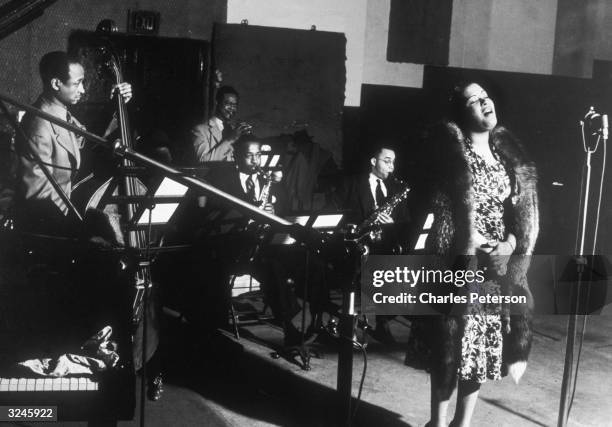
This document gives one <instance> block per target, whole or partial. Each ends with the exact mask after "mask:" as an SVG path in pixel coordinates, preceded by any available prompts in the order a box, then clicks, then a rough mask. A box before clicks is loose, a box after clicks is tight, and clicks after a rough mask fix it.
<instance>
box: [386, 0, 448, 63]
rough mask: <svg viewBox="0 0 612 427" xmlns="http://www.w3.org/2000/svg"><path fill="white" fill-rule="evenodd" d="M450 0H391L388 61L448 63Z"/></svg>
mask: <svg viewBox="0 0 612 427" xmlns="http://www.w3.org/2000/svg"><path fill="white" fill-rule="evenodd" d="M452 12H453V2H452V0H436V1H430V0H391V11H390V13H389V43H388V47H387V60H389V61H392V62H412V63H416V64H433V65H448V44H449V40H450V28H451V18H452Z"/></svg>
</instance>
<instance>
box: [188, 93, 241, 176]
mask: <svg viewBox="0 0 612 427" xmlns="http://www.w3.org/2000/svg"><path fill="white" fill-rule="evenodd" d="M215 101H216V107H215V113H214V114H213V116H212V117H211V118H210V119H208V120H207V121H206V122H204V123H199V124H198V125H196V126H195V127H194V128H193V129H192V130H191V143H192V146H193V151H194V157H195V163H196V164H201V163H204V162H211V161H232V160H233V159H234V143H235V142H236V140H237V139H238V138H239V137H240V136H241V135H244V134H248V133H250V131H251V126H250V125H249V124H248V123H244V122H242V123H239V124H237V125H234V124H233V123H232V122H231V120H232V118H233V117H234V116H235V115H236V113H237V112H238V101H239V96H238V92H237V91H236V89H234V88H232V87H230V86H221V87H220V88H219V90H218V91H217V94H216V96H215Z"/></svg>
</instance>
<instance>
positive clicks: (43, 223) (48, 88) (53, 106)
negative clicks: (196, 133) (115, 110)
mask: <svg viewBox="0 0 612 427" xmlns="http://www.w3.org/2000/svg"><path fill="white" fill-rule="evenodd" d="M39 71H40V77H41V80H42V86H43V91H42V94H41V95H40V96H39V98H38V100H37V101H36V102H35V104H34V106H35V107H37V108H39V109H40V110H42V111H44V112H45V113H48V114H51V115H53V116H55V117H57V118H59V119H62V120H65V121H67V122H69V123H71V124H73V125H76V126H79V127H83V126H82V125H81V124H80V123H79V122H78V121H77V120H76V119H75V118H74V117H72V115H71V113H70V112H69V109H70V106H72V105H75V104H76V103H78V102H79V101H80V100H81V98H82V97H83V95H84V94H85V86H84V81H85V69H84V68H83V65H82V64H81V63H80V62H79V59H78V58H76V57H72V56H70V55H68V54H67V53H66V52H62V51H55V52H49V53H47V54H45V55H44V56H43V57H42V59H41V61H40V64H39ZM115 92H119V93H120V94H121V96H122V97H123V99H124V101H125V102H128V101H129V100H130V99H131V98H132V86H131V85H130V84H129V83H121V84H120V85H118V86H115V87H113V90H112V92H111V96H112V94H113V93H115ZM116 126H117V124H116V120H112V121H111V123H110V124H109V126H108V128H107V131H106V135H108V134H110V132H112V131H113V130H114V128H115V127H116ZM22 129H23V130H24V134H25V137H26V138H27V139H26V140H25V141H24V140H23V139H21V138H19V139H18V141H17V151H18V154H19V165H18V172H17V174H18V189H17V197H18V199H17V204H18V212H19V215H18V218H19V220H20V221H21V223H22V225H23V226H24V227H25V228H28V229H33V230H35V231H40V232H50V233H52V234H63V233H64V232H68V231H69V228H70V226H69V224H70V222H71V221H70V217H69V213H70V212H69V207H68V205H67V204H66V202H65V201H64V200H63V199H62V197H61V196H60V194H59V192H58V191H57V190H56V189H55V188H54V187H53V185H52V184H51V182H50V180H49V179H48V178H47V176H46V175H45V174H44V172H43V170H42V168H43V167H46V168H47V170H48V171H49V172H50V173H51V176H52V177H53V178H54V179H55V181H57V183H58V185H59V187H60V188H61V190H62V191H63V192H64V193H65V195H66V196H67V197H68V198H70V195H71V192H72V186H73V178H74V176H75V175H76V173H77V171H78V170H79V167H80V164H81V154H80V149H81V148H82V147H83V138H82V137H80V136H78V135H75V134H74V133H73V132H71V131H69V130H67V129H64V128H62V127H60V126H58V125H55V124H53V123H51V122H49V121H48V120H45V119H43V118H41V117H38V116H35V115H33V114H30V113H27V114H26V115H25V116H24V118H23V121H22ZM33 153H34V154H37V155H38V156H37V157H39V159H40V160H38V159H35V158H34V156H33ZM39 162H42V165H41V164H40V163H39Z"/></svg>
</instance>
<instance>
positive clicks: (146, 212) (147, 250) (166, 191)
mask: <svg viewBox="0 0 612 427" xmlns="http://www.w3.org/2000/svg"><path fill="white" fill-rule="evenodd" d="M123 172H124V174H125V175H139V174H140V173H141V172H139V171H138V170H137V169H135V168H124V170H123ZM120 175H121V174H118V175H117V176H115V177H114V178H113V179H112V180H111V183H110V184H109V185H108V187H107V189H106V191H105V192H104V195H103V196H102V199H101V201H100V208H101V209H103V208H104V206H106V205H109V204H117V205H136V208H135V209H134V210H133V215H132V218H131V220H130V221H129V223H128V224H127V226H126V227H125V230H126V231H127V232H143V231H144V230H146V238H145V241H144V247H138V248H136V249H138V250H139V251H140V257H141V261H140V263H139V272H140V274H139V275H138V276H137V277H138V279H141V280H137V282H140V283H136V295H135V296H134V302H133V305H132V310H133V311H132V312H133V319H134V323H135V329H136V331H135V334H136V335H138V325H137V323H139V322H138V319H140V318H141V319H142V320H141V322H142V349H141V355H140V357H141V365H142V366H141V369H142V376H141V383H140V408H141V417H143V415H144V408H145V399H146V393H145V391H146V381H147V368H146V364H147V345H148V339H147V335H148V331H149V325H148V313H149V300H150V297H151V292H152V289H153V281H152V280H151V271H150V268H151V230H152V227H154V226H155V227H156V228H158V227H164V226H165V225H167V224H168V222H169V221H170V220H171V219H172V217H173V216H174V213H175V212H176V210H177V208H178V206H179V204H180V202H181V201H182V200H183V199H184V197H185V194H186V193H187V190H188V188H187V187H186V186H185V185H183V184H180V183H178V182H177V181H175V180H172V179H170V178H168V177H164V178H163V179H162V181H161V182H160V183H159V184H158V185H157V186H152V185H150V186H149V187H148V189H147V191H146V192H145V194H143V195H133V196H121V195H116V194H115V192H116V190H117V189H118V186H119V183H120V181H121V180H122V179H123V178H124V177H122V176H120ZM157 345H159V341H158V342H157Z"/></svg>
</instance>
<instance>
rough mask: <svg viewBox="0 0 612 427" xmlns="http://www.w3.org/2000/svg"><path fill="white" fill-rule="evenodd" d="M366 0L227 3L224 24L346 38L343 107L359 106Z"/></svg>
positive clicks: (240, 0) (238, 0)
mask: <svg viewBox="0 0 612 427" xmlns="http://www.w3.org/2000/svg"><path fill="white" fill-rule="evenodd" d="M366 5H367V0H333V1H330V0H307V1H305V0H265V1H253V0H228V1H227V22H228V23H230V24H236V23H240V22H241V21H242V20H243V19H247V20H248V21H249V24H251V25H263V26H269V27H282V28H295V29H303V30H308V29H310V28H311V26H312V25H316V27H317V29H319V30H322V31H334V32H340V33H344V34H345V35H346V40H347V41H346V89H345V97H346V98H345V105H349V106H358V105H359V104H360V96H361V83H362V80H363V79H362V74H363V57H364V55H363V50H364V38H365V31H366Z"/></svg>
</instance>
